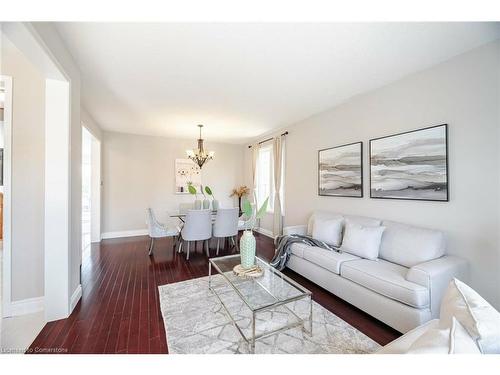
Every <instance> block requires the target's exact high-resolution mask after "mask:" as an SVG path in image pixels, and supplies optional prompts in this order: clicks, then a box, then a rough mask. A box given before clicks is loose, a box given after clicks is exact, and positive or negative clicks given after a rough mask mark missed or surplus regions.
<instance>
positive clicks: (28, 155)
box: [1, 35, 45, 301]
mask: <svg viewBox="0 0 500 375" xmlns="http://www.w3.org/2000/svg"><path fill="white" fill-rule="evenodd" d="M1 53H2V66H1V72H2V74H4V75H8V76H11V77H12V91H13V92H12V189H11V191H12V255H11V259H12V264H11V268H12V280H11V290H12V295H11V298H12V301H19V300H23V299H28V298H35V297H41V296H43V294H44V248H43V243H44V191H45V187H44V184H45V181H44V169H45V166H44V165H45V164H44V160H45V78H44V77H43V76H42V75H41V73H40V72H39V71H38V70H37V68H36V67H35V66H34V65H33V64H32V63H31V62H30V61H29V60H28V59H27V58H26V57H25V56H24V55H23V54H22V53H21V52H20V51H19V50H18V49H17V48H16V47H15V46H14V45H13V44H12V43H11V42H10V40H9V39H8V38H7V37H6V36H5V35H3V36H2V50H1ZM26 275H30V277H26Z"/></svg>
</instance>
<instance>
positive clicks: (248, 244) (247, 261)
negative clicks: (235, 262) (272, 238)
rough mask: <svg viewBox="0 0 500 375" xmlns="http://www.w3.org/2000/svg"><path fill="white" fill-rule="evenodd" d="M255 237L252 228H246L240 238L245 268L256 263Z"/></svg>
mask: <svg viewBox="0 0 500 375" xmlns="http://www.w3.org/2000/svg"><path fill="white" fill-rule="evenodd" d="M255 245H256V243H255V237H254V236H253V232H252V231H251V230H246V231H244V232H243V235H242V236H241V238H240V257H241V266H242V267H243V268H251V267H253V266H254V265H255Z"/></svg>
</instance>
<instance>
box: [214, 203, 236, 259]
mask: <svg viewBox="0 0 500 375" xmlns="http://www.w3.org/2000/svg"><path fill="white" fill-rule="evenodd" d="M238 211H239V210H238V208H223V209H219V210H217V214H216V215H215V222H214V226H213V236H214V237H215V238H217V252H216V255H219V245H220V239H221V238H224V239H226V238H230V239H231V241H232V242H233V245H234V246H235V247H236V250H237V251H239V249H238V241H235V237H236V236H237V235H238Z"/></svg>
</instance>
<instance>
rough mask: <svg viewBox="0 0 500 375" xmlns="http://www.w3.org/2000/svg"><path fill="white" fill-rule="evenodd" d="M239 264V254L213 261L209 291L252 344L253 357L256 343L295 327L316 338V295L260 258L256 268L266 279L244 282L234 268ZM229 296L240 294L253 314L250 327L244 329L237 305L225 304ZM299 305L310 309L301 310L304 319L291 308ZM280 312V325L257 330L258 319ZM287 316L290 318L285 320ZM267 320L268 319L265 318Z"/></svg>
mask: <svg viewBox="0 0 500 375" xmlns="http://www.w3.org/2000/svg"><path fill="white" fill-rule="evenodd" d="M238 264H240V255H239V254H235V255H228V256H224V257H218V258H211V259H209V265H208V267H209V271H208V288H209V289H210V290H211V291H212V293H214V294H215V295H216V296H217V298H218V299H219V302H220V304H221V306H222V307H223V308H224V310H225V311H226V313H227V316H228V317H229V319H230V320H231V322H232V323H233V325H234V326H235V327H236V329H237V330H238V332H239V333H240V335H241V336H242V337H243V339H244V340H245V341H246V343H247V344H248V347H249V351H250V352H251V353H255V341H256V340H258V339H263V338H266V337H269V336H271V335H273V334H277V333H280V332H283V331H286V330H289V329H291V328H294V327H301V328H302V330H303V332H305V333H306V334H308V335H310V336H312V293H311V292H310V291H309V290H307V289H306V288H304V287H303V286H301V285H300V284H298V283H296V282H295V281H293V280H292V279H290V278H289V277H288V276H286V275H284V274H283V273H281V272H280V271H278V270H276V269H275V268H274V267H271V266H270V265H269V264H268V263H267V262H265V261H263V260H262V259H260V258H258V257H256V265H257V266H259V267H261V268H262V270H263V271H264V273H263V275H262V276H260V277H258V278H243V277H241V276H237V275H235V274H234V272H233V268H234V267H235V266H237V265H238ZM212 268H214V269H215V270H216V271H217V272H218V273H219V274H221V275H222V276H223V278H222V279H223V280H224V283H222V284H221V283H219V285H214V282H213V275H212ZM227 286H230V288H227ZM228 292H234V293H236V294H237V296H238V297H239V299H240V300H241V301H242V302H243V303H244V305H246V307H247V308H248V310H249V311H250V324H249V326H248V327H243V326H241V324H240V323H241V322H243V321H244V319H241V317H240V315H239V311H238V310H237V309H235V308H233V307H234V303H228V301H227V300H226V301H224V298H223V296H224V295H226V294H227V293H228ZM297 301H299V302H300V303H301V304H302V305H301V306H302V307H304V306H303V304H304V303H306V302H307V303H308V305H306V309H304V308H302V309H301V313H302V314H301V315H302V316H299V313H298V312H297V311H293V310H292V308H291V305H293V304H295V303H298V302H297ZM278 309H279V314H281V316H282V318H281V320H280V321H279V322H277V323H276V324H264V326H265V327H259V328H258V329H257V328H256V322H257V319H256V318H257V316H258V315H263V314H266V313H268V314H270V312H271V313H273V312H277V311H278ZM304 310H305V311H304ZM304 313H305V314H304ZM283 315H287V316H285V318H284V319H283ZM303 315H306V316H303ZM263 319H268V318H265V317H264V318H263ZM261 321H262V320H261ZM306 322H307V327H306Z"/></svg>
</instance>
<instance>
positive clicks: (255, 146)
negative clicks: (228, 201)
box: [249, 143, 260, 202]
mask: <svg viewBox="0 0 500 375" xmlns="http://www.w3.org/2000/svg"><path fill="white" fill-rule="evenodd" d="M259 146H260V145H259V144H258V143H254V144H253V145H252V184H253V186H252V190H251V192H250V194H251V197H249V201H250V202H251V201H253V197H254V194H256V189H257V162H258V160H259Z"/></svg>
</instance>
